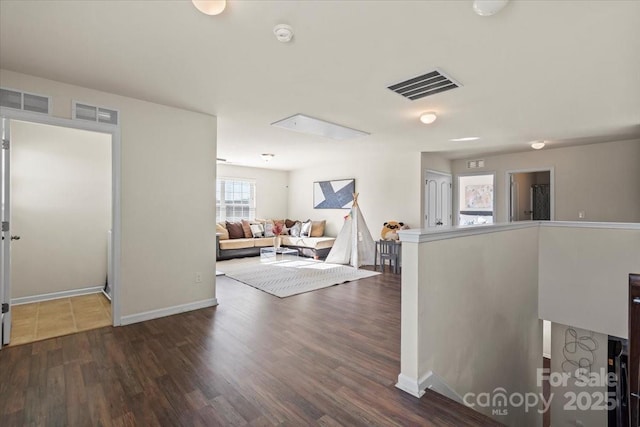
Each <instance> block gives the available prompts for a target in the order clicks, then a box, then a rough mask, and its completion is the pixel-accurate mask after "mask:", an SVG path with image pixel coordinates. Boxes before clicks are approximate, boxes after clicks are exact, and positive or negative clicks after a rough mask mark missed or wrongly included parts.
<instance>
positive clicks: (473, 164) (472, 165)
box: [467, 160, 484, 169]
mask: <svg viewBox="0 0 640 427" xmlns="http://www.w3.org/2000/svg"><path fill="white" fill-rule="evenodd" d="M483 167H484V160H469V161H468V162H467V169H478V168H483Z"/></svg>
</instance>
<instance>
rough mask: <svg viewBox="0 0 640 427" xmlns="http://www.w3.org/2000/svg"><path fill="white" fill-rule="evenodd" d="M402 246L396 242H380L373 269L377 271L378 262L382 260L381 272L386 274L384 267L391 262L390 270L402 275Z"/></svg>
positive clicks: (377, 243) (377, 244)
mask: <svg viewBox="0 0 640 427" xmlns="http://www.w3.org/2000/svg"><path fill="white" fill-rule="evenodd" d="M401 248H402V245H401V243H400V242H398V241H395V240H378V241H377V242H376V256H375V260H374V261H373V262H374V265H373V269H374V270H377V269H378V266H377V262H378V259H379V260H380V270H381V271H382V272H383V273H384V267H385V265H386V263H387V261H388V262H389V268H390V269H391V268H392V269H393V272H394V273H395V274H398V273H400V250H401Z"/></svg>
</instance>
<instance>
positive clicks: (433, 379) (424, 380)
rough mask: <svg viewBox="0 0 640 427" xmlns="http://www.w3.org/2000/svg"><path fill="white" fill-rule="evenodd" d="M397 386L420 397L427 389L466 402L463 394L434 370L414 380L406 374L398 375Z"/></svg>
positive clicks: (459, 401)
mask: <svg viewBox="0 0 640 427" xmlns="http://www.w3.org/2000/svg"><path fill="white" fill-rule="evenodd" d="M396 387H397V388H399V389H400V390H402V391H405V392H407V393H409V394H410V395H412V396H415V397H417V398H420V397H422V396H423V395H424V393H425V390H427V389H429V390H433V391H435V392H436V393H439V394H441V395H443V396H445V397H448V398H449V399H451V400H455V401H456V402H458V403H462V404H464V402H463V400H462V396H460V395H459V394H458V393H456V392H455V391H454V390H453V389H452V388H451V387H449V385H448V384H447V383H445V382H444V380H443V379H442V378H440V377H439V376H438V375H436V374H435V373H433V371H429V372H427V374H426V375H424V376H423V377H421V378H419V379H418V380H414V379H413V378H410V377H408V376H406V375H404V374H400V375H398V383H397V384H396Z"/></svg>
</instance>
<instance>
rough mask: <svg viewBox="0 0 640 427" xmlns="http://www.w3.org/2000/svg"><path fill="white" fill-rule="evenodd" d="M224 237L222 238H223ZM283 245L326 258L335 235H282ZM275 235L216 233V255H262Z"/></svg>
mask: <svg viewBox="0 0 640 427" xmlns="http://www.w3.org/2000/svg"><path fill="white" fill-rule="evenodd" d="M221 237H222V238H221ZM280 239H281V246H283V247H287V248H291V249H297V250H298V253H299V255H300V256H305V257H311V258H315V259H320V258H326V256H327V255H328V254H329V251H330V250H331V247H332V246H333V243H334V242H335V240H336V239H335V237H328V236H322V237H307V236H304V237H294V236H289V235H281V236H280ZM273 244H274V238H273V237H245V238H235V239H228V238H224V236H222V235H221V233H218V234H217V235H216V256H217V259H219V260H225V259H231V258H240V257H249V256H257V255H260V248H263V247H269V246H273Z"/></svg>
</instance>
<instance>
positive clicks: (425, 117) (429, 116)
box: [420, 112, 438, 125]
mask: <svg viewBox="0 0 640 427" xmlns="http://www.w3.org/2000/svg"><path fill="white" fill-rule="evenodd" d="M437 118H438V116H437V115H436V113H434V112H428V113H422V114H421V115H420V121H421V122H422V123H424V124H425V125H430V124H431V123H433V122H435V121H436V119H437Z"/></svg>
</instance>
